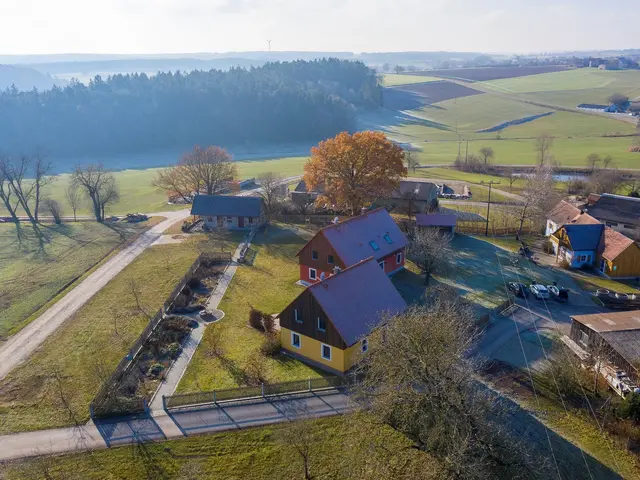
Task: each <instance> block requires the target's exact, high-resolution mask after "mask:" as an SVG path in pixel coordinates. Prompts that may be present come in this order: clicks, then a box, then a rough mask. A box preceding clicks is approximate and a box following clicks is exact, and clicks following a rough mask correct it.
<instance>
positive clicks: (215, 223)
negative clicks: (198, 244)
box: [191, 195, 265, 230]
mask: <svg viewBox="0 0 640 480" xmlns="http://www.w3.org/2000/svg"><path fill="white" fill-rule="evenodd" d="M191 215H193V216H196V217H199V218H200V219H202V221H203V222H204V226H205V227H206V228H217V227H224V228H228V229H230V230H250V229H252V228H256V227H258V226H260V225H262V224H263V223H264V222H265V213H264V201H263V200H262V197H249V196H247V197H245V196H242V197H241V196H237V195H196V197H195V198H194V200H193V205H192V206H191Z"/></svg>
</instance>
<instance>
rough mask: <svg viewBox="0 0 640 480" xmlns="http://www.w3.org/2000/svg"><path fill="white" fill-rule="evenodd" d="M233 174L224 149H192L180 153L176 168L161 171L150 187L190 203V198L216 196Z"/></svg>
mask: <svg viewBox="0 0 640 480" xmlns="http://www.w3.org/2000/svg"><path fill="white" fill-rule="evenodd" d="M236 173H237V169H236V166H235V164H234V163H233V159H232V157H231V154H229V152H227V151H226V150H225V149H224V148H220V147H216V146H210V147H207V148H202V147H200V146H196V147H194V149H193V150H192V151H190V152H187V153H184V154H183V155H182V157H181V158H180V160H179V162H178V163H177V165H174V166H173V167H169V168H166V169H164V170H161V171H160V172H159V173H158V176H157V177H156V179H155V180H154V182H153V185H155V186H156V187H158V188H160V189H162V190H165V191H170V192H173V193H174V194H175V195H178V196H180V197H181V198H182V199H183V200H184V201H185V202H187V203H190V202H191V199H192V198H193V195H198V194H200V193H206V194H207V195H215V194H217V193H220V192H221V191H222V190H223V189H224V188H225V187H226V186H227V185H228V183H229V182H230V181H231V180H233V178H234V177H235V175H236Z"/></svg>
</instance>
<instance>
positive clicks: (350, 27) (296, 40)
mask: <svg viewBox="0 0 640 480" xmlns="http://www.w3.org/2000/svg"><path fill="white" fill-rule="evenodd" d="M639 15H640V0H610V1H604V0H565V1H562V0H559V1H554V0H536V1H530V0H99V1H98V0H0V54H27V53H75V52H86V53H162V52H166V53H179V52H226V51H234V50H236V51H239V50H264V49H266V45H267V44H266V40H267V39H271V40H272V41H273V43H272V48H273V50H322V51H355V52H361V51H367V52H371V51H404V50H427V51H430V50H458V51H485V52H534V51H535V52H539V51H557V50H570V49H583V50H584V49H615V48H640V34H639V33H638V31H637V29H635V27H634V26H633V24H632V19H634V18H635V19H637V18H638V16H639Z"/></svg>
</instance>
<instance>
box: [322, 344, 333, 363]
mask: <svg viewBox="0 0 640 480" xmlns="http://www.w3.org/2000/svg"><path fill="white" fill-rule="evenodd" d="M324 347H327V348H328V349H329V356H328V357H325V356H324ZM320 356H321V357H322V359H323V360H329V361H331V357H332V356H333V352H332V350H331V345H327V344H326V343H321V344H320Z"/></svg>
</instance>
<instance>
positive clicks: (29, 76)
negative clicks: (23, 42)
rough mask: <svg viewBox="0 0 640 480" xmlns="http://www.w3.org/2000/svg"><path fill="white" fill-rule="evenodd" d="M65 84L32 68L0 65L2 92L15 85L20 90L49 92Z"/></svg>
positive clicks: (0, 86)
mask: <svg viewBox="0 0 640 480" xmlns="http://www.w3.org/2000/svg"><path fill="white" fill-rule="evenodd" d="M62 84H63V82H61V81H59V80H57V79H54V78H52V77H50V76H49V75H46V74H44V73H42V72H38V71H37V70H34V69H33V68H30V67H24V66H20V65H0V90H4V89H5V88H9V87H11V85H15V86H16V88H17V89H18V90H33V88H34V87H35V88H37V89H38V90H49V89H50V88H52V87H53V86H54V85H62Z"/></svg>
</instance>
